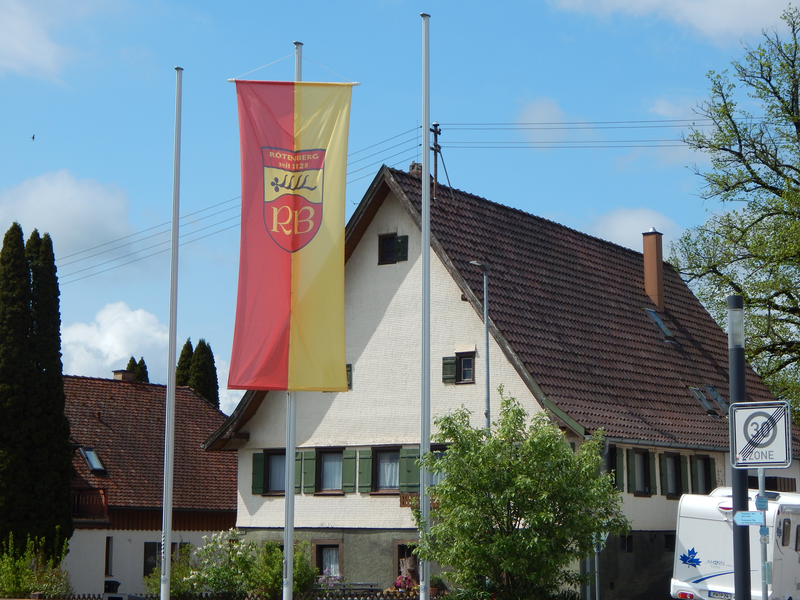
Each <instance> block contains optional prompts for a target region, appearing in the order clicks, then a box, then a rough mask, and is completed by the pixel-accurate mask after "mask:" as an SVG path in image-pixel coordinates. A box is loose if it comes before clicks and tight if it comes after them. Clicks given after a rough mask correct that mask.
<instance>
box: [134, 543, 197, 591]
mask: <svg viewBox="0 0 800 600" xmlns="http://www.w3.org/2000/svg"><path fill="white" fill-rule="evenodd" d="M193 553H194V546H192V544H184V543H181V544H180V546H179V548H178V554H177V555H176V556H173V558H172V563H171V565H170V568H169V590H170V595H171V596H179V595H182V594H191V593H192V585H191V582H190V581H189V575H190V574H191V572H192V554H193ZM144 588H145V590H147V593H148V595H153V596H159V595H160V594H161V560H160V559H159V564H158V565H157V566H156V568H155V569H153V572H152V573H150V575H148V576H147V577H145V578H144Z"/></svg>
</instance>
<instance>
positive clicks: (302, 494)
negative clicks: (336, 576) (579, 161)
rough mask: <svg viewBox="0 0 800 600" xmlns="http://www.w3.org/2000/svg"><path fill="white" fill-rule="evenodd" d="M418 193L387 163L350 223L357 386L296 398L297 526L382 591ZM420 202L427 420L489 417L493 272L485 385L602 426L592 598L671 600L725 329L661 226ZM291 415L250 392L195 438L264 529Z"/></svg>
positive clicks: (279, 401)
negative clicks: (625, 528) (611, 483)
mask: <svg viewBox="0 0 800 600" xmlns="http://www.w3.org/2000/svg"><path fill="white" fill-rule="evenodd" d="M520 193H527V192H526V191H525V190H520ZM420 196H421V182H420V177H419V174H414V173H406V172H402V171H398V170H394V169H390V168H387V167H383V168H381V170H380V171H379V173H378V174H377V176H376V177H375V180H374V181H373V183H372V185H371V187H370V188H369V190H368V191H367V193H366V194H365V196H364V199H363V200H362V202H361V203H360V204H359V206H358V208H357V209H356V211H355V213H354V214H353V216H352V218H351V219H350V221H349V223H348V225H347V230H346V250H345V253H346V256H345V260H346V267H345V320H346V352H347V363H348V373H349V376H350V384H351V385H350V387H351V389H349V390H348V391H346V392H337V393H322V392H318V393H303V392H298V393H297V429H296V436H297V452H296V455H295V458H294V461H293V463H290V465H289V468H295V473H296V481H297V485H296V488H295V490H293V492H294V493H295V495H296V496H295V526H296V532H297V536H298V537H300V538H303V537H304V538H305V539H308V540H309V541H310V542H311V543H312V547H313V552H314V557H315V560H316V561H317V565H318V566H319V567H320V568H329V569H331V571H333V572H339V573H341V574H342V575H344V577H345V578H346V579H348V580H350V581H367V582H370V581H371V582H376V583H378V584H379V586H381V587H386V586H388V585H390V584H391V582H392V581H393V580H394V578H395V577H396V575H397V574H398V569H399V560H400V559H402V558H403V557H405V556H408V554H409V552H410V551H411V550H412V549H413V544H414V540H415V538H416V537H417V534H416V530H415V528H414V522H413V518H412V515H411V510H410V508H408V506H409V504H410V501H409V498H410V496H411V495H413V494H414V493H415V492H418V488H419V483H418V479H419V478H418V472H417V471H416V468H415V464H414V459H415V458H416V456H417V452H418V448H419V431H420V429H419V414H420V360H419V356H420V339H421V324H420V321H421V317H420V305H421V301H420V281H421V251H420V244H421V231H420V230H421V225H420V224H421V217H420V214H421V208H420V202H421V200H420ZM430 213H431V249H432V252H431V267H430V268H431V285H430V289H431V373H432V381H431V412H432V415H433V417H434V418H435V417H436V416H439V415H443V414H446V413H448V412H450V411H452V410H454V409H456V408H458V407H461V406H465V407H466V408H468V409H469V410H471V411H472V418H473V424H474V425H475V426H481V425H482V424H483V421H484V402H485V391H484V390H485V381H486V379H485V378H486V376H487V374H486V373H485V368H484V362H485V358H486V356H485V354H484V323H483V306H482V302H483V274H482V272H481V271H480V270H479V269H478V268H476V267H475V266H474V265H473V264H471V263H472V262H473V261H477V262H480V263H483V264H486V265H489V267H490V270H489V332H490V345H489V362H490V369H489V371H490V383H491V386H492V388H493V389H495V388H496V387H497V386H498V385H501V384H502V385H503V386H504V389H505V393H506V394H507V395H510V396H514V397H515V398H517V400H519V401H520V402H521V403H522V404H523V406H524V407H525V408H526V409H527V410H528V412H529V413H535V412H538V411H546V412H547V413H548V414H549V415H551V417H552V418H553V419H554V420H555V421H556V422H557V423H558V424H559V425H560V426H561V427H562V429H563V430H564V431H565V433H566V436H567V439H568V440H569V441H570V442H573V443H575V444H576V445H579V444H580V443H581V442H582V440H583V439H585V437H586V436H588V435H591V434H592V433H594V432H596V431H598V430H600V429H602V430H603V431H604V432H605V439H606V451H605V459H606V465H607V468H608V470H610V471H612V472H613V473H614V475H615V480H616V485H617V487H618V488H619V490H620V491H621V493H622V499H623V506H624V511H625V513H626V515H627V517H628V518H629V520H630V521H631V524H632V531H631V533H630V535H628V536H625V537H622V538H619V539H610V540H607V542H606V545H605V548H604V549H603V550H602V552H600V555H599V560H598V563H599V565H600V568H599V572H600V576H599V581H600V584H599V591H600V595H599V597H600V598H604V599H612V598H624V599H626V600H630V599H635V598H648V599H649V598H654V597H667V595H668V593H669V578H670V573H671V569H672V561H673V557H674V546H675V523H676V513H677V504H678V502H677V500H678V499H679V498H680V496H681V494H683V493H688V492H692V493H708V492H709V491H710V490H712V489H713V488H715V487H717V486H719V485H725V484H729V482H730V472H731V468H730V461H729V452H728V450H729V444H728V419H727V411H728V400H727V399H728V396H729V394H728V353H727V336H726V334H725V332H724V331H722V330H721V329H720V328H719V326H717V324H716V323H715V322H714V321H713V319H712V318H711V316H710V315H709V314H708V313H707V312H706V310H705V309H704V308H703V307H702V305H701V304H700V302H699V301H698V300H697V298H696V297H695V296H694V295H693V294H692V293H691V291H690V290H689V288H688V287H687V286H686V285H685V284H684V282H683V281H681V279H680V277H679V275H678V273H676V272H675V271H674V270H673V269H672V267H670V265H669V264H667V263H665V262H664V261H663V257H662V248H661V234H660V233H658V232H656V231H651V232H647V233H645V234H644V235H643V252H636V251H633V250H629V249H627V248H623V247H620V246H617V245H615V244H613V243H610V242H607V241H604V240H601V239H598V238H595V237H592V236H589V235H586V234H584V233H580V232H578V231H575V230H572V229H569V228H567V227H564V226H562V225H559V224H557V223H554V222H551V221H548V220H546V219H542V218H540V217H536V216H533V215H531V214H528V213H525V212H523V211H520V210H517V209H514V208H510V207H508V206H503V205H501V204H497V203H495V202H491V201H488V200H486V199H483V198H480V197H478V196H474V195H472V194H468V193H465V192H462V191H459V190H456V189H451V188H448V187H445V186H438V191H437V193H436V194H435V200H434V201H432V203H431V208H430ZM746 382H747V394H748V398H749V399H751V400H773V399H774V398H773V397H772V396H771V394H770V393H769V391H768V390H767V389H766V387H765V386H764V385H763V383H762V382H761V380H760V379H759V378H758V376H757V375H756V374H755V373H754V372H753V371H752V370H750V369H749V368H748V371H747V374H746ZM492 403H493V405H492V409H491V410H492V414H494V415H496V412H497V409H498V407H499V397H498V396H497V395H494V396H493V397H492ZM284 423H285V393H283V392H274V391H270V392H263V391H260V392H257V391H250V392H247V393H246V394H245V396H244V397H243V399H242V401H241V403H240V404H239V406H238V407H237V408H236V410H235V411H234V413H233V414H232V415H231V417H230V418H229V419H228V420H227V421H226V423H225V424H224V425H223V426H222V427H221V428H220V429H219V430H217V432H215V434H214V435H212V436H211V437H210V438H209V439H208V440H207V442H206V448H207V449H208V450H210V451H221V452H225V451H235V452H236V454H237V457H238V464H239V496H238V506H237V526H238V527H239V528H241V529H243V530H245V531H247V535H248V536H251V537H253V538H255V539H280V536H281V531H282V527H283V518H284V517H283V514H284V502H283V496H284V490H283V473H284V469H285V468H286V466H287V465H286V460H285V452H284V448H285V425H284ZM798 450H800V446H799V445H798V439H797V438H796V439H795V440H794V451H795V453H797V452H798ZM798 474H800V471H799V470H798V468H797V467H796V466H793V467H792V468H790V469H784V470H774V471H768V472H767V482H768V487H773V488H779V489H782V490H784V491H794V489H795V487H796V480H797V477H798ZM590 564H591V568H593V565H594V564H595V563H594V561H591V563H590ZM582 568H586V566H583V567H582ZM586 592H587V593H588V592H589V590H587V591H586ZM591 593H592V597H595V596H594V590H591Z"/></svg>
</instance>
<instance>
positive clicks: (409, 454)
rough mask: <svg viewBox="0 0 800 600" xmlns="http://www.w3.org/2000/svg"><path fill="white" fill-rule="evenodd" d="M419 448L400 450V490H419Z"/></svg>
mask: <svg viewBox="0 0 800 600" xmlns="http://www.w3.org/2000/svg"><path fill="white" fill-rule="evenodd" d="M418 458H419V450H417V449H416V448H402V449H401V450H400V491H401V492H410V493H416V492H419V467H418V466H417V459H418Z"/></svg>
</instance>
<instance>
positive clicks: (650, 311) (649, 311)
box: [643, 308, 675, 342]
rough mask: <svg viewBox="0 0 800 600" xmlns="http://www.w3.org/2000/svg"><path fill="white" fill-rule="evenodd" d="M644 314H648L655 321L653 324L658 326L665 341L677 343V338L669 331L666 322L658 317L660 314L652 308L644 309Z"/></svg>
mask: <svg viewBox="0 0 800 600" xmlns="http://www.w3.org/2000/svg"><path fill="white" fill-rule="evenodd" d="M643 310H644V312H646V313H647V316H648V317H650V318H651V319H652V320H653V323H655V324H656V327H658V329H659V331H661V333H662V334H663V335H664V339H665V340H667V341H670V342H673V341H675V336H674V335H672V332H671V331H670V330H669V327H667V326H666V325H664V321H662V320H661V317H659V316H658V313H656V311H654V310H653V309H652V308H645V309H643Z"/></svg>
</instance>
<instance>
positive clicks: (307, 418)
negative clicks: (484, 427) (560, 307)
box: [237, 195, 541, 528]
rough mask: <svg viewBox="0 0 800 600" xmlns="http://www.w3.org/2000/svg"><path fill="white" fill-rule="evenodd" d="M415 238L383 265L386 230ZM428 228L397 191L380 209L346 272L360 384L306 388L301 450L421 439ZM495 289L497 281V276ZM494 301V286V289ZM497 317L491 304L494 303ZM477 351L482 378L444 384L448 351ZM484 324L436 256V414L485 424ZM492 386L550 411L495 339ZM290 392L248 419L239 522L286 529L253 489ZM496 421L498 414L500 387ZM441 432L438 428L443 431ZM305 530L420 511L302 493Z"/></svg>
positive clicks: (406, 520)
mask: <svg viewBox="0 0 800 600" xmlns="http://www.w3.org/2000/svg"><path fill="white" fill-rule="evenodd" d="M384 233H396V234H397V235H408V236H409V241H408V248H409V259H408V261H402V262H398V263H396V264H392V265H378V264H377V263H378V235H380V234H384ZM420 242H421V234H420V231H419V229H418V228H417V227H416V225H415V224H414V223H413V221H412V220H411V218H410V217H409V216H408V214H407V213H406V212H405V210H404V209H403V208H402V206H401V205H400V204H399V203H398V202H397V201H396V200H395V199H394V198H393V196H391V195H390V196H389V197H388V198H387V199H386V201H385V202H384V203H383V206H382V207H381V208H380V210H379V211H378V213H377V215H376V216H375V218H374V219H373V221H372V223H371V224H370V226H369V228H368V229H367V231H366V233H365V235H364V237H363V238H362V241H361V243H360V244H359V246H358V247H357V248H356V250H355V251H354V253H353V255H352V256H351V258H350V260H349V261H348V263H347V266H346V270H345V312H346V315H345V319H346V332H347V336H346V340H347V342H346V343H347V362H348V363H351V364H352V365H353V389H352V390H351V391H348V392H342V393H319V392H318V393H298V394H297V433H296V435H297V446H298V448H300V449H303V448H315V447H325V446H340V447H347V448H369V447H371V446H378V445H387V444H388V445H401V446H408V447H414V446H418V445H419V413H420V402H419V397H420V366H419V355H420V339H421V324H420V310H421V308H420V285H421V283H420V281H421V261H420V254H421V253H420ZM490 286H491V280H490ZM490 302H491V288H490ZM490 313H491V305H490ZM466 345H471V346H473V347H475V348H476V359H475V362H476V378H475V379H476V381H475V383H474V384H464V385H454V384H444V383H442V357H443V356H453V355H454V354H455V349H456V347H462V346H466ZM483 349H484V328H483V321H482V319H481V317H480V316H479V315H478V314H476V312H475V310H474V309H473V308H472V307H471V306H470V305H469V304H468V303H467V302H464V301H462V300H461V291H460V289H459V288H458V286H457V285H456V283H455V282H454V281H453V279H452V278H451V277H450V275H449V274H448V272H447V271H446V269H445V267H444V265H443V264H442V263H441V261H440V260H439V259H438V258H437V257H436V255H435V254H434V253H432V254H431V412H432V416H433V418H434V419H435V418H436V416H437V415H442V414H446V413H447V412H449V411H451V410H454V409H456V408H458V407H460V406H462V405H463V406H465V407H467V408H468V409H469V410H471V411H472V412H473V418H472V422H473V424H474V425H475V426H480V425H481V424H482V423H483V420H484V416H483V412H484V405H485V379H484V377H485V373H484V371H485V369H484V360H485V358H484V352H483ZM490 358H491V386H492V389H493V390H496V388H497V386H498V385H499V384H503V385H504V386H505V393H506V394H507V395H513V396H515V397H516V398H517V399H518V400H520V401H521V402H522V403H523V405H524V406H525V407H526V409H527V410H528V411H529V412H531V413H533V412H535V411H538V410H541V407H540V406H539V404H538V403H537V402H536V401H535V399H534V398H533V396H532V394H531V393H530V391H529V390H528V389H527V387H526V386H525V384H524V383H523V382H522V380H521V379H520V377H519V375H518V374H517V373H516V371H515V370H514V369H513V367H511V366H510V365H509V364H508V362H507V361H506V360H505V358H504V356H503V355H502V351H501V350H500V348H499V347H498V346H497V344H495V343H494V340H493V339H492V340H491V343H490ZM285 397H286V394H285V392H270V393H269V394H268V395H267V397H266V398H265V400H264V402H263V403H262V405H261V407H260V409H259V411H258V413H257V414H256V415H255V416H254V417H253V418H252V419H251V420H250V421H249V422H248V423H247V424H246V425H245V427H244V428H243V431H246V432H248V433H249V434H250V440H249V442H248V443H247V445H246V446H245V447H244V448H243V449H242V450H240V451H239V452H238V456H239V500H238V519H237V524H238V526H240V527H282V526H283V499H282V498H280V497H278V498H275V497H262V496H260V495H258V496H256V495H253V494H252V493H251V489H250V487H251V469H252V455H253V452H255V451H260V450H262V449H268V448H283V447H284V446H285V403H286V400H285ZM491 403H492V417H493V418H496V417H497V413H498V410H499V404H500V402H499V396H498V395H497V392H496V391H493V393H492V398H491ZM434 431H435V428H434ZM295 515H296V526H297V527H320V526H326V527H400V528H405V527H407V528H412V527H413V526H414V525H413V521H412V519H411V511H410V510H409V509H407V508H404V509H399V508H398V497H397V496H389V497H376V496H370V495H369V494H358V493H356V494H347V495H346V496H339V497H330V496H325V497H315V496H312V495H306V494H301V495H298V496H296V508H295Z"/></svg>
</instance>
